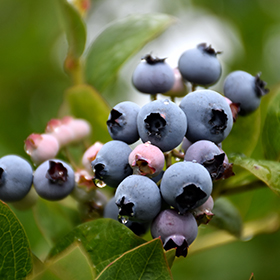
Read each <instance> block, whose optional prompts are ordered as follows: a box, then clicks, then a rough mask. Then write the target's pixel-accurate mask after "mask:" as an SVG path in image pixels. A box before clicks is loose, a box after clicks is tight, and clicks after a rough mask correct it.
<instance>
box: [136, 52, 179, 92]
mask: <svg viewBox="0 0 280 280" xmlns="http://www.w3.org/2000/svg"><path fill="white" fill-rule="evenodd" d="M174 82H175V76H174V72H173V69H172V68H171V67H170V66H169V65H168V64H167V63H166V62H165V59H159V58H153V57H152V56H151V55H146V56H145V57H144V58H143V61H142V62H141V63H140V64H138V66H137V67H136V69H135V70H134V72H133V76H132V83H133V85H134V86H135V88H136V89H137V90H139V91H140V92H143V93H149V94H157V93H164V92H167V91H169V90H170V89H171V88H172V86H173V84H174Z"/></svg>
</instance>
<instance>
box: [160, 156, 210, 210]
mask: <svg viewBox="0 0 280 280" xmlns="http://www.w3.org/2000/svg"><path fill="white" fill-rule="evenodd" d="M160 191H161V194H162V197H163V199H164V200H165V201H166V202H167V203H168V204H169V205H171V206H173V207H174V208H175V209H177V210H178V211H179V212H180V213H181V214H185V213H186V212H188V211H190V210H192V209H195V208H197V207H199V206H200V205H202V204H203V203H204V202H205V201H206V200H207V199H208V197H209V196H210V195H211V192H212V179H211V176H210V174H209V172H208V171H207V169H206V168H205V167H203V166H202V165H201V164H199V163H196V162H189V161H184V162H177V163H174V164H173V165H171V166H170V167H168V168H167V170H166V171H165V172H164V174H163V176H162V180H161V184H160Z"/></svg>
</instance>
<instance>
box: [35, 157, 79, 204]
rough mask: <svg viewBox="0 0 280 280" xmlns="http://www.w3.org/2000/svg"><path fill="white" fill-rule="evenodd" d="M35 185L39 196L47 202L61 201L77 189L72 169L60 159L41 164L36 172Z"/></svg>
mask: <svg viewBox="0 0 280 280" xmlns="http://www.w3.org/2000/svg"><path fill="white" fill-rule="evenodd" d="M33 184H34V187H35V190H36V192H37V193H38V195H39V196H41V197H42V198H44V199H47V200H53V201H55V200H60V199H63V198H65V197H66V196H68V195H69V194H70V193H71V192H72V190H73V189H74V187H75V175H74V171H73V169H72V167H71V166H70V165H68V164H67V163H66V162H64V161H62V160H59V159H50V160H47V161H44V162H43V163H41V164H40V165H39V166H38V167H37V169H36V170H35V172H34V179H33Z"/></svg>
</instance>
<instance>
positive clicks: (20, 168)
mask: <svg viewBox="0 0 280 280" xmlns="http://www.w3.org/2000/svg"><path fill="white" fill-rule="evenodd" d="M32 181H33V170H32V167H31V165H30V164H29V163H28V162H27V161H26V160H25V159H23V158H21V157H19V156H17V155H7V156H4V157H2V158H1V159H0V199H2V200H4V201H5V202H14V201H19V200H21V199H23V198H24V197H25V196H26V195H27V194H28V192H29V190H30V188H31V186H32Z"/></svg>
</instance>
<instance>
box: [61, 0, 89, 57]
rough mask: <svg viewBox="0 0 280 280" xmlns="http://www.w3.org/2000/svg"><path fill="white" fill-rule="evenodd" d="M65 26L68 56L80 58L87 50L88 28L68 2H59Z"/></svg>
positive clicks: (63, 0) (62, 0)
mask: <svg viewBox="0 0 280 280" xmlns="http://www.w3.org/2000/svg"><path fill="white" fill-rule="evenodd" d="M59 3H60V6H61V13H62V16H61V18H62V21H63V22H62V24H63V26H64V29H65V32H66V36H67V41H68V45H69V49H68V54H71V55H72V56H74V57H75V58H79V57H80V56H81V55H82V54H83V52H84V49H85V44H86V27H85V24H84V22H83V20H82V18H81V16H80V14H79V12H78V11H77V10H76V9H75V8H74V7H73V6H72V5H71V4H69V3H68V2H67V1H66V0H60V1H59Z"/></svg>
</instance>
